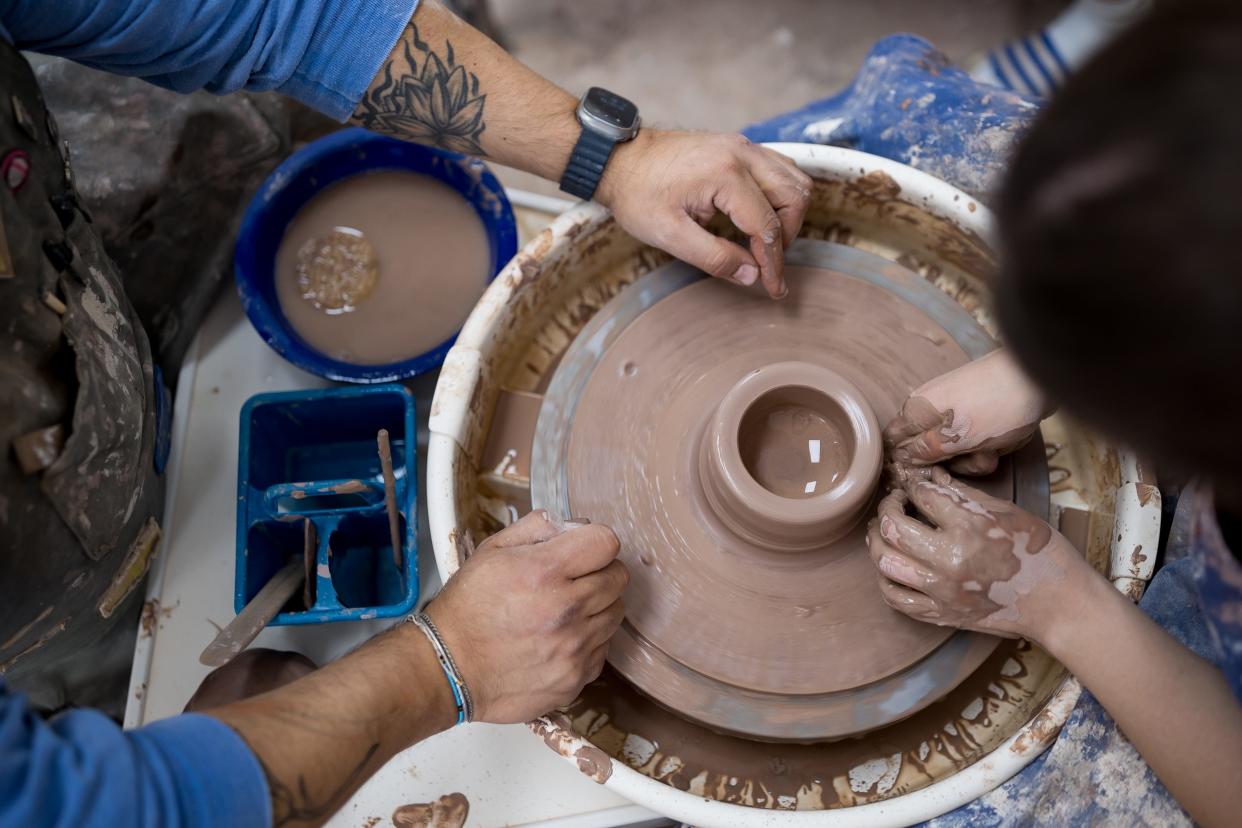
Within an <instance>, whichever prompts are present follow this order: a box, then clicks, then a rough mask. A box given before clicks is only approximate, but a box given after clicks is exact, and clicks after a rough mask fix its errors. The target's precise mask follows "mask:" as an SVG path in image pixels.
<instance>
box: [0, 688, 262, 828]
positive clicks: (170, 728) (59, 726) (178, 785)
mask: <svg viewBox="0 0 1242 828" xmlns="http://www.w3.org/2000/svg"><path fill="white" fill-rule="evenodd" d="M270 821H271V803H270V801H269V798H268V791H267V782H266V779H265V778H264V775H263V769H262V767H261V766H260V765H259V762H258V760H257V759H256V758H255V756H254V754H253V753H252V752H251V750H250V748H249V747H247V745H246V743H245V742H244V741H242V739H241V737H240V736H238V735H237V734H236V733H234V732H233V731H232V730H230V729H229V728H228V727H227V726H226V725H224V724H223V723H222V722H219V721H217V720H216V719H213V718H211V717H210V716H203V715H200V714H185V715H181V716H176V717H173V718H171V719H165V720H163V721H159V722H155V723H154V724H150V725H147V726H146V727H143V728H139V729H137V730H131V731H125V730H122V729H121V728H120V727H119V726H118V725H117V724H116V723H115V722H113V721H112V720H111V719H109V718H108V717H107V716H104V715H103V714H102V713H99V712H96V711H93V710H72V711H70V712H67V713H62V714H61V715H59V716H57V717H55V718H54V719H52V720H51V721H44V720H43V719H41V718H40V717H39V716H38V715H36V714H35V713H34V712H33V711H32V710H30V708H29V705H28V704H27V702H26V699H25V697H24V696H22V695H20V694H10V693H9V691H8V688H7V687H6V686H5V684H4V682H3V681H2V680H0V825H57V826H60V825H66V826H68V825H73V826H76V827H77V828H95V826H99V828H104V827H105V826H107V828H112V826H117V825H133V826H144V828H145V826H151V828H156V826H159V827H160V828H165V826H166V827H167V828H191V826H225V825H227V826H230V828H233V827H234V826H235V827H236V828H247V826H256V828H259V826H267V825H268V824H269V823H270Z"/></svg>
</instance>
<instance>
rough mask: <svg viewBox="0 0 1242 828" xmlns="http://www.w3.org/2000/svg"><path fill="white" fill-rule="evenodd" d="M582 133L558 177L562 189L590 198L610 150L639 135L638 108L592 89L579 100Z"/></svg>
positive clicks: (623, 99)
mask: <svg viewBox="0 0 1242 828" xmlns="http://www.w3.org/2000/svg"><path fill="white" fill-rule="evenodd" d="M577 115H578V123H580V124H582V133H581V134H580V135H579V136H578V143H577V144H575V145H574V151H573V154H571V155H570V156H569V165H568V166H566V167H565V173H564V175H562V176H561V189H562V190H564V191H565V192H567V193H569V194H570V195H572V196H577V197H578V198H581V199H590V198H591V197H592V196H594V195H595V188H596V187H598V186H599V180H600V179H601V178H603V176H604V167H606V166H607V165H608V158H609V157H610V156H611V155H612V148H613V147H615V146H616V145H617V144H619V143H621V142H622V141H629V140H631V139H633V137H634V136H635V135H637V134H638V128H639V127H640V126H641V125H642V119H641V118H639V117H638V107H636V106H634V104H632V103H631V102H629V101H627V100H626V99H625V98H623V97H621V96H620V95H616V94H614V93H612V92H609V91H608V90H607V89H601V88H599V87H598V86H592V87H591V88H590V89H588V90H587V93H586V94H585V95H583V96H582V100H580V101H578V112H577Z"/></svg>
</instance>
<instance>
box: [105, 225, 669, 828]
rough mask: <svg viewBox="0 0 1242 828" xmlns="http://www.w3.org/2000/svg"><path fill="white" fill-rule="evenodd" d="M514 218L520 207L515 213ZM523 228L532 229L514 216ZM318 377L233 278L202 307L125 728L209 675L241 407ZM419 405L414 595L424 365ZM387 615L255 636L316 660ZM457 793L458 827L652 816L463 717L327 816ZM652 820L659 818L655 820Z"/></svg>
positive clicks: (163, 712) (225, 569)
mask: <svg viewBox="0 0 1242 828" xmlns="http://www.w3.org/2000/svg"><path fill="white" fill-rule="evenodd" d="M524 218H525V217H524ZM522 224H523V225H524V226H523V227H522V230H523V231H526V232H524V234H523V235H526V233H528V232H529V228H528V227H527V226H525V225H526V224H527V222H526V221H522ZM328 384H329V383H327V381H325V380H323V379H321V378H319V377H316V376H313V375H311V374H307V373H305V372H303V371H301V370H299V369H297V368H295V367H293V366H292V365H290V364H289V363H287V362H285V361H284V359H282V358H281V357H280V356H278V355H277V354H276V353H275V352H274V351H272V350H271V349H270V348H268V347H267V345H265V344H264V343H263V341H262V340H261V339H260V338H259V336H258V334H257V333H255V331H254V329H253V328H252V327H251V326H250V324H249V322H248V321H247V320H246V318H245V315H244V313H243V312H242V309H241V303H240V301H239V300H238V298H237V294H236V292H235V291H234V290H233V289H232V286H231V285H230V286H228V287H227V288H226V290H225V291H224V292H223V293H222V294H221V296H220V298H219V300H218V301H217V302H216V304H215V306H214V307H213V309H212V311H211V313H210V314H209V315H208V318H207V320H206V322H205V323H204V325H203V327H202V329H201V331H200V332H199V335H198V337H197V339H196V340H195V344H194V346H193V347H192V348H191V351H190V353H189V354H188V356H187V359H186V365H185V367H184V369H183V370H182V373H181V376H180V379H179V385H178V388H177V398H176V408H175V412H176V418H175V423H174V431H173V453H172V459H171V462H170V465H169V470H168V498H167V507H166V510H165V515H164V521H163V528H164V537H163V541H162V546H161V550H160V553H159V556H158V558H157V560H156V563H155V564H154V565H153V566H152V570H151V575H150V578H149V580H148V587H147V601H148V603H147V606H146V607H145V608H144V610H145V612H144V616H146V618H145V619H144V621H145V623H144V624H143V626H142V628H141V629H140V630H139V637H138V643H137V646H136V648H135V656H134V668H133V674H132V676H131V683H130V692H129V699H128V703H127V707H126V712H125V725H126V726H127V727H136V726H139V725H142V724H145V723H147V722H152V721H155V720H157V719H162V718H164V717H166V716H172V715H176V714H177V713H179V712H180V711H181V709H182V708H183V707H184V705H185V703H186V701H187V700H188V699H189V698H190V696H191V695H192V694H193V693H194V690H195V689H196V688H197V687H198V684H199V682H200V681H202V679H203V677H204V676H206V675H207V673H208V672H209V670H208V668H207V667H204V666H203V665H201V664H199V661H198V656H199V653H201V652H202V650H203V648H204V647H205V646H206V645H207V644H208V643H209V642H210V641H211V640H212V639H213V638H214V636H215V634H216V629H217V628H216V626H215V625H221V626H222V625H224V624H227V623H228V622H229V621H230V620H231V619H232V618H233V615H234V612H233V566H234V564H233V561H234V525H235V521H236V497H237V447H238V415H239V411H240V409H241V406H242V404H243V403H244V402H245V401H246V400H247V399H248V398H250V397H251V396H252V395H254V394H258V393H261V392H266V391H284V390H293V389H306V388H318V387H324V386H326V385H328ZM410 388H411V390H412V391H413V392H414V395H415V397H416V400H417V406H418V423H419V438H418V465H419V481H418V482H419V506H420V514H419V519H418V528H419V538H418V559H419V576H420V581H421V584H422V598H421V600H420V605H421V603H422V602H423V601H425V600H427V598H429V597H430V596H431V595H434V594H435V592H436V591H437V590H438V589H439V586H440V579H439V576H438V574H437V572H436V567H435V558H434V555H433V554H432V551H431V544H430V539H429V537H428V534H427V517H426V512H425V506H424V503H425V500H424V498H423V496H422V486H423V484H424V482H425V480H426V476H425V474H424V469H425V468H426V450H427V430H426V426H427V411H428V409H429V407H430V405H431V396H432V393H433V391H434V388H435V376H434V375H430V376H424V377H419V378H418V379H416V380H415V381H413V382H411V383H410ZM391 623H392V622H391V621H387V622H384V621H369V622H340V623H335V624H325V625H319V626H284V627H268V628H267V629H266V630H264V631H263V632H262V633H261V634H260V635H259V637H258V639H257V640H256V642H255V646H262V647H272V648H276V649H282V650H297V651H300V652H302V653H305V654H306V655H307V656H309V657H310V658H311V659H313V660H315V661H316V662H317V663H321V664H322V663H324V662H326V661H329V660H331V659H333V658H336V657H338V656H340V655H342V654H343V653H345V652H347V651H348V650H350V649H352V648H353V647H355V646H357V645H358V644H359V643H361V642H362V641H364V640H366V639H367V638H369V637H371V636H373V635H374V634H375V633H377V632H379V631H380V630H382V629H384V628H385V627H386V626H387V625H389V624H391ZM455 791H456V792H460V793H462V794H464V795H465V796H466V798H467V799H468V800H469V802H470V815H469V819H468V821H467V825H470V826H483V827H484V828H496V827H497V826H503V825H531V824H539V825H555V826H565V828H596V827H597V826H619V825H635V824H641V825H649V824H653V822H652V821H653V820H657V819H658V817H657V815H655V814H653V813H651V812H650V811H647V810H645V809H643V808H640V807H638V806H636V805H633V804H631V803H630V802H628V801H627V800H624V799H622V798H621V797H619V796H617V795H616V794H614V793H612V792H611V791H609V790H608V789H607V788H605V787H603V786H600V785H597V784H595V783H594V782H591V781H590V780H588V779H587V778H586V777H585V776H583V775H582V774H580V773H579V772H578V771H577V770H576V769H575V768H574V767H573V766H572V765H570V764H569V763H567V762H565V761H564V760H563V759H561V758H560V757H559V756H558V755H556V754H555V753H553V752H552V751H551V750H549V749H548V748H547V747H546V746H545V745H544V744H543V742H542V741H541V740H540V739H538V738H536V737H535V736H534V735H532V734H531V733H530V731H529V730H527V728H526V727H525V726H523V725H506V726H497V725H487V724H470V725H466V726H463V727H457V728H454V729H452V730H449V731H447V732H445V733H442V734H440V735H438V736H434V737H432V738H431V739H428V740H426V741H425V742H422V743H421V744H418V745H415V746H414V747H412V748H410V749H409V750H407V751H405V752H404V753H402V754H400V755H398V756H397V757H396V758H394V759H393V760H392V761H391V762H389V763H388V765H386V766H385V767H384V768H383V769H382V770H381V771H380V772H379V773H378V774H376V775H375V776H374V777H373V778H372V779H371V780H369V781H368V782H367V783H366V784H365V785H364V786H363V787H362V789H361V790H360V791H359V792H358V793H357V795H355V796H354V798H353V799H352V800H350V802H348V803H347V804H346V805H345V807H344V808H343V809H342V810H341V811H340V812H339V813H338V814H337V815H336V816H335V817H334V818H333V819H332V821H331V823H330V824H331V825H332V826H338V828H345V826H351V828H352V827H353V826H373V825H389V824H391V822H390V818H391V815H392V813H393V811H394V810H396V809H397V808H398V807H400V806H402V805H405V804H408V803H415V802H431V801H434V800H435V799H437V798H438V797H440V796H442V795H444V794H448V793H452V792H455ZM656 824H664V823H663V822H659V823H656Z"/></svg>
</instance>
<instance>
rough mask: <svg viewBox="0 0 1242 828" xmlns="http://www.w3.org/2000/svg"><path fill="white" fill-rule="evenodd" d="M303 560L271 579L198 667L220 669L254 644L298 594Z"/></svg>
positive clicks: (209, 648) (291, 563) (208, 649)
mask: <svg viewBox="0 0 1242 828" xmlns="http://www.w3.org/2000/svg"><path fill="white" fill-rule="evenodd" d="M302 566H303V563H302V560H301V559H300V558H291V559H290V560H289V562H288V563H287V564H285V565H284V568H282V569H281V570H280V571H279V572H277V573H276V574H275V575H273V576H272V578H271V580H269V581H268V582H267V583H266V584H264V585H263V588H262V589H261V590H259V593H258V594H257V595H255V596H254V598H252V599H250V603H249V604H246V606H245V607H244V608H243V609H242V611H241V612H239V613H237V617H236V618H234V619H233V620H232V621H230V622H229V624H228V626H227V627H225V628H224V629H222V630H220V632H219V634H217V635H216V638H215V640H214V641H212V642H211V643H210V644H208V645H207V647H206V649H204V650H203V654H202V655H200V656H199V657H198V660H199V663H201V664H205V665H207V666H208V667H221V666H223V665H225V664H228V663H229V662H230V661H232V660H233V657H234V656H236V655H237V654H238V653H240V652H241V651H242V650H244V649H246V647H247V646H249V645H250V642H251V641H254V640H255V638H256V637H257V636H258V635H259V633H260V632H262V631H263V628H264V627H266V626H267V625H268V622H270V621H271V620H272V619H273V618H275V617H276V616H277V615H278V614H279V613H280V608H281V607H283V606H284V605H285V603H286V602H288V600H289V599H290V598H292V597H293V596H294V595H295V594H297V591H298V587H299V586H301V585H302V580H303V578H304V577H305V576H304V575H303V572H302Z"/></svg>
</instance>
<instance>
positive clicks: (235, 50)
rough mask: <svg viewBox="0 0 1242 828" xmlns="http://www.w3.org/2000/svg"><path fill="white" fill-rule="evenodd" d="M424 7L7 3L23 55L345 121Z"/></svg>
mask: <svg viewBox="0 0 1242 828" xmlns="http://www.w3.org/2000/svg"><path fill="white" fill-rule="evenodd" d="M417 4H418V0H56V2H49V0H0V35H3V36H5V37H7V39H8V40H9V41H10V42H12V43H13V44H14V45H15V46H17V47H18V48H19V49H26V50H29V51H32V52H42V53H44V54H50V55H59V56H61V57H66V58H70V59H72V60H75V61H77V62H79V63H83V64H86V65H87V66H92V67H94V68H96V69H103V70H105V71H108V72H115V73H117V74H121V75H133V76H135V77H140V78H143V79H145V80H148V81H150V82H151V83H154V84H156V85H158V86H163V87H165V88H168V89H174V90H176V91H178V92H192V91H194V90H196V89H207V90H208V91H211V92H215V93H226V92H233V91H236V90H238V89H249V90H254V91H260V90H269V89H274V90H276V91H278V92H282V93H284V94H286V95H289V96H291V97H293V98H297V99H298V100H300V101H302V102H303V103H305V104H307V105H309V106H311V107H313V108H315V109H318V110H319V111H320V112H323V113H324V114H326V115H329V116H331V117H333V118H336V119H337V120H338V121H344V120H345V119H347V118H348V117H349V115H350V113H351V112H353V109H354V107H355V106H356V105H357V103H358V101H359V100H360V99H361V97H362V94H363V93H364V92H365V91H366V89H367V87H368V86H369V85H370V83H371V80H372V78H374V77H375V74H376V72H378V71H379V67H380V66H381V64H382V63H383V62H384V58H386V57H387V56H388V53H389V52H391V51H392V47H393V45H394V44H396V42H397V38H398V37H400V35H401V32H402V31H403V30H404V29H405V26H406V24H407V23H408V22H409V20H410V17H411V16H412V15H413V14H414V9H415V7H416V6H417Z"/></svg>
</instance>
